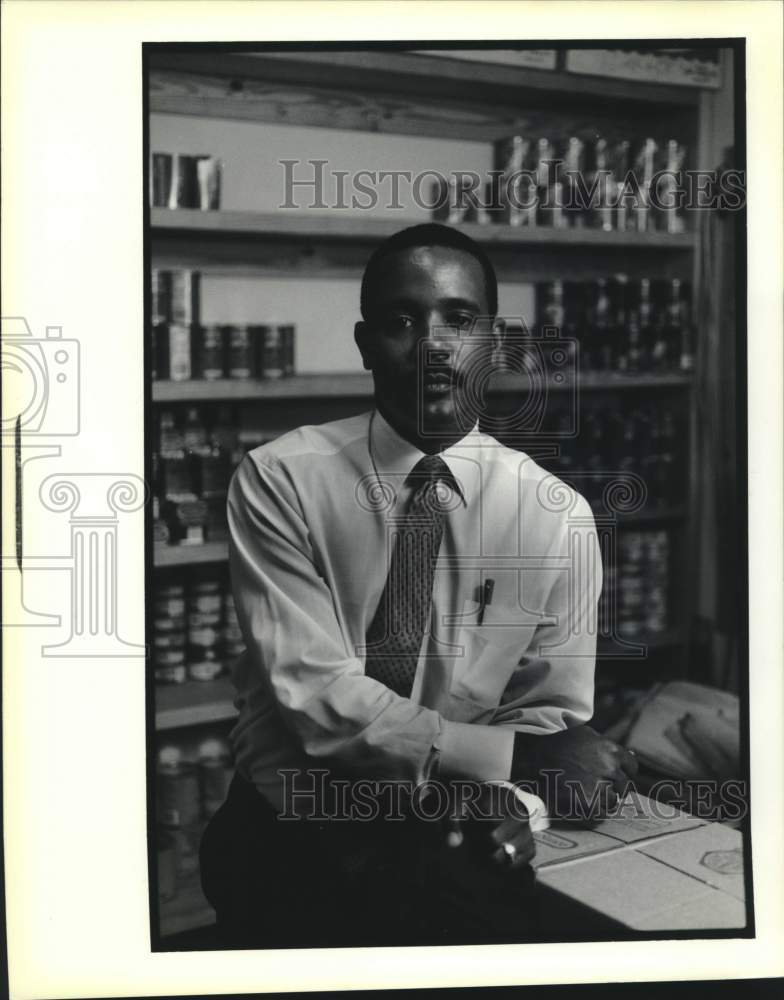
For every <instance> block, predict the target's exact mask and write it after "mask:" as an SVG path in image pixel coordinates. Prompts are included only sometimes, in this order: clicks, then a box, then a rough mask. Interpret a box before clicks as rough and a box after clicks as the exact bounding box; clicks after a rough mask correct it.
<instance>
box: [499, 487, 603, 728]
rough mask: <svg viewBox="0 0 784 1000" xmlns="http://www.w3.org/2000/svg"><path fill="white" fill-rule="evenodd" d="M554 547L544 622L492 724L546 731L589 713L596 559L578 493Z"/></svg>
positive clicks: (589, 520) (591, 526)
mask: <svg viewBox="0 0 784 1000" xmlns="http://www.w3.org/2000/svg"><path fill="white" fill-rule="evenodd" d="M556 551H557V553H558V554H559V557H560V563H561V568H560V569H559V571H558V572H557V573H555V574H554V582H553V585H552V588H551V589H550V591H549V595H548V597H547V600H546V604H545V607H544V611H545V614H546V615H547V617H548V619H549V620H550V622H549V624H543V625H540V626H539V627H538V628H537V629H536V632H535V633H534V636H533V639H532V641H531V643H530V644H529V647H528V649H527V650H526V652H525V655H524V656H523V657H522V659H521V660H520V664H519V666H518V668H517V669H516V670H515V671H514V673H513V674H512V677H511V679H510V681H509V684H508V685H507V688H506V690H505V692H504V694H503V697H502V699H501V704H500V706H499V708H498V709H497V711H496V712H495V714H494V716H493V719H492V722H493V725H497V726H503V727H511V728H512V729H515V730H519V731H521V732H530V733H550V732H555V731H557V730H560V729H566V728H568V727H569V726H575V725H579V724H581V723H585V722H587V721H588V720H589V719H590V718H591V716H592V715H593V694H594V673H595V665H596V641H597V631H598V602H599V597H600V595H601V590H602V561H601V553H600V548H599V542H598V537H597V533H596V524H595V521H594V517H593V514H592V513H591V509H590V507H589V505H588V503H587V502H586V501H585V499H584V498H583V497H581V496H579V495H577V501H576V503H575V506H574V508H573V510H572V511H570V513H569V516H568V518H567V519H566V521H565V524H564V525H563V529H562V531H561V532H560V536H559V543H558V546H557V549H556Z"/></svg>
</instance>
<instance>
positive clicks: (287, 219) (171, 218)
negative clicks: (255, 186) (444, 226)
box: [150, 208, 696, 250]
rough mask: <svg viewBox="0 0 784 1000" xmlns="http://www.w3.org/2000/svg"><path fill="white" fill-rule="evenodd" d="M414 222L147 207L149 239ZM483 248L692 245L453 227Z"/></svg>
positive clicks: (377, 231)
mask: <svg viewBox="0 0 784 1000" xmlns="http://www.w3.org/2000/svg"><path fill="white" fill-rule="evenodd" d="M418 221H425V220H420V219H411V218H406V219H402V218H401V219H379V218H375V219H368V218H364V217H357V216H353V217H352V216H345V215H337V216H336V215H335V213H334V212H333V213H331V214H329V213H324V214H315V213H314V212H312V211H309V210H308V211H306V210H291V211H290V212H287V211H280V212H275V213H272V212H237V211H201V210H199V209H193V208H179V209H167V208H153V209H151V210H150V222H151V227H152V237H153V240H156V238H157V239H160V238H161V237H163V238H165V237H166V236H167V235H168V234H175V233H182V232H188V233H190V234H199V235H200V236H201V237H202V238H205V239H209V238H210V237H215V238H225V237H230V236H242V237H249V236H255V237H258V238H260V239H264V240H272V239H276V238H280V239H292V238H295V239H300V240H309V241H312V242H318V241H334V240H352V241H357V242H364V243H376V242H380V241H381V240H384V239H386V238H387V237H388V236H392V234H393V233H396V232H397V231H398V230H399V229H401V228H403V227H404V226H406V225H413V224H415V223H416V222H418ZM459 228H460V229H461V230H462V231H463V232H465V233H466V235H467V236H470V237H471V238H472V239H474V240H476V241H477V242H478V243H480V244H482V245H483V246H487V247H492V246H498V247H501V246H503V247H509V248H515V247H521V248H522V247H533V246H538V247H542V246H552V247H559V248H567V247H575V248H579V247H582V248H585V247H604V248H622V249H633V248H639V249H647V250H651V249H661V250H689V249H691V248H693V247H694V245H695V240H696V237H695V234H694V233H682V234H671V233H647V234H646V233H621V232H611V233H605V232H604V231H602V230H600V229H550V228H547V227H545V226H542V227H539V228H532V229H528V228H516V227H512V226H502V225H486V226H480V225H477V224H475V223H466V224H465V225H461V226H460V227H459Z"/></svg>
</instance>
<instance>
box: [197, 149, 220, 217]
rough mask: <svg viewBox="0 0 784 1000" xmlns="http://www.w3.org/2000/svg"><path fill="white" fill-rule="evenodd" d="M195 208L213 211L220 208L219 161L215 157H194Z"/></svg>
mask: <svg viewBox="0 0 784 1000" xmlns="http://www.w3.org/2000/svg"><path fill="white" fill-rule="evenodd" d="M196 186H197V191H196V204H195V206H194V207H195V208H200V209H202V210H207V211H209V210H215V209H219V208H220V195H221V161H220V160H219V159H218V158H217V157H215V156H198V157H196Z"/></svg>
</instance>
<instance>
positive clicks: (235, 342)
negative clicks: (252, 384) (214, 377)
mask: <svg viewBox="0 0 784 1000" xmlns="http://www.w3.org/2000/svg"><path fill="white" fill-rule="evenodd" d="M226 343H227V352H228V364H227V370H228V375H229V378H252V377H253V374H254V372H253V369H254V364H253V340H252V337H251V332H250V327H248V326H245V325H244V324H239V325H232V326H227V327H226Z"/></svg>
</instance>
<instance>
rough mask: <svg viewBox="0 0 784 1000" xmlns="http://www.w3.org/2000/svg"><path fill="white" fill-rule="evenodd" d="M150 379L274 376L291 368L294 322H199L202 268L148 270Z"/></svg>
mask: <svg viewBox="0 0 784 1000" xmlns="http://www.w3.org/2000/svg"><path fill="white" fill-rule="evenodd" d="M151 312H152V359H153V364H152V368H153V372H152V376H153V379H168V380H170V381H172V382H183V381H188V380H190V379H205V380H206V381H215V380H217V379H223V378H230V379H250V378H262V379H278V378H286V377H287V376H289V375H293V374H294V351H295V347H294V342H295V338H296V329H295V326H294V324H293V323H282V322H278V321H273V320H267V322H265V323H203V322H202V308H201V274H200V273H199V272H198V271H187V270H165V269H160V268H153V271H152V310H151Z"/></svg>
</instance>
